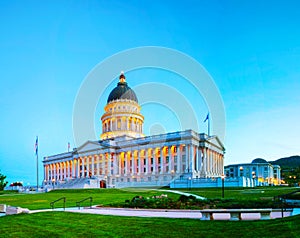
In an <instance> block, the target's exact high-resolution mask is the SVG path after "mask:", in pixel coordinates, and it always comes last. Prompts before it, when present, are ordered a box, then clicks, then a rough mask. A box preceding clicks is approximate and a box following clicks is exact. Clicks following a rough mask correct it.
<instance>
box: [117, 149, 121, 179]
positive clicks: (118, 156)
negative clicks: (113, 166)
mask: <svg viewBox="0 0 300 238" xmlns="http://www.w3.org/2000/svg"><path fill="white" fill-rule="evenodd" d="M116 158H117V164H118V175H120V176H121V175H122V157H121V153H119V154H116Z"/></svg>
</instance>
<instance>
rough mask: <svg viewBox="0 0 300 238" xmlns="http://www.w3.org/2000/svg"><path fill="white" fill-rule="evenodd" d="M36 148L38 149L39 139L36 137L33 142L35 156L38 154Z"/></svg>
mask: <svg viewBox="0 0 300 238" xmlns="http://www.w3.org/2000/svg"><path fill="white" fill-rule="evenodd" d="M38 148H39V138H38V137H36V140H35V155H37V154H38Z"/></svg>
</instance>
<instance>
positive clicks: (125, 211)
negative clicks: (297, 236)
mask: <svg viewBox="0 0 300 238" xmlns="http://www.w3.org/2000/svg"><path fill="white" fill-rule="evenodd" d="M299 210H300V209H299ZM49 211H63V209H62V208H59V209H54V210H52V209H42V210H33V211H30V212H29V213H37V212H49ZM65 211H66V212H75V213H88V214H98V215H111V216H130V217H166V218H190V219H201V217H202V214H201V210H167V209H133V208H108V207H96V206H94V207H92V208H81V209H78V208H74V207H73V208H66V210H65ZM291 215H295V214H291V212H284V217H286V216H291ZM242 217H243V220H259V219H260V215H259V214H256V213H244V214H243V215H242ZM214 218H215V219H216V220H229V218H230V216H229V214H215V215H214ZM271 218H281V212H280V211H273V212H271Z"/></svg>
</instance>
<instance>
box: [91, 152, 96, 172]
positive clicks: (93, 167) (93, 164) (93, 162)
mask: <svg viewBox="0 0 300 238" xmlns="http://www.w3.org/2000/svg"><path fill="white" fill-rule="evenodd" d="M94 157H95V156H94V155H92V158H91V159H92V176H94V175H95V158H94Z"/></svg>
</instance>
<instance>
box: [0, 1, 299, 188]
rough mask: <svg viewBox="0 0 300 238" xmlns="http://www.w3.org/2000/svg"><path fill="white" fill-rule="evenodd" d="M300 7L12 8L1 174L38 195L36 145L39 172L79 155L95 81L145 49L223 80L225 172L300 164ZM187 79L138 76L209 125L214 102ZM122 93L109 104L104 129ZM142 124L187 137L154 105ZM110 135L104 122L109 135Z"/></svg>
mask: <svg viewBox="0 0 300 238" xmlns="http://www.w3.org/2000/svg"><path fill="white" fill-rule="evenodd" d="M299 5H300V3H299V1H296V0H295V1H291V0H288V1H283V0H282V1H279V0H275V1H274V0H273V1H246V0H245V1H153V0H152V1H42V2H41V1H26V2H24V1H1V2H0V19H1V21H0V31H1V35H0V52H1V54H0V65H1V67H0V74H1V80H0V82H1V84H0V85H1V87H0V108H1V117H0V132H1V134H0V135H1V136H0V170H1V172H2V173H4V174H6V175H7V176H8V180H9V182H13V181H23V182H24V184H35V181H36V179H35V174H36V173H35V156H34V142H35V137H36V135H38V136H39V140H40V141H39V156H40V161H41V159H42V157H43V156H47V155H51V154H56V153H60V152H63V151H66V150H67V143H68V141H70V142H71V146H74V141H73V129H72V114H73V105H74V101H75V98H76V95H77V92H78V90H79V88H80V86H81V84H82V82H83V80H84V78H85V77H86V75H87V74H88V73H89V72H90V71H91V70H92V69H93V67H95V66H96V65H97V64H98V63H99V62H101V61H103V60H105V59H106V58H107V57H109V56H111V55H113V54H116V53H118V52H119V51H123V50H126V49H130V48H134V47H141V46H163V47H168V48H172V49H176V50H178V51H181V52H183V53H185V54H188V55H190V56H191V57H193V58H194V59H195V60H197V61H198V62H199V63H200V64H202V65H203V66H204V67H205V69H206V70H207V71H208V72H209V74H210V75H211V76H212V77H213V79H214V81H215V83H216V85H217V87H218V88H219V91H220V94H221V96H222V98H223V101H224V106H225V111H226V139H225V142H224V144H225V146H226V158H225V164H230V163H237V162H251V160H252V159H254V158H256V157H262V158H265V159H267V160H273V159H277V158H280V157H284V156H290V155H296V154H297V155H299V154H300V152H299V142H300V139H299V135H300V126H299V121H300V94H299V92H300V81H299V78H300V63H299V62H300V27H299V25H300V17H299V14H298V12H299V7H300V6H299ZM116 67H117V68H118V66H117V65H116ZM118 70H120V71H121V70H122V69H118ZM99 80H101V79H99ZM176 80H177V79H176V75H173V74H172V73H166V72H163V71H162V70H149V69H148V70H147V69H144V70H143V69H141V70H137V71H135V72H129V73H128V74H127V81H128V82H129V84H130V86H132V87H134V86H135V85H138V84H139V83H140V82H143V83H146V82H153V81H155V82H162V83H164V84H167V85H172V86H174V87H177V88H179V90H180V91H181V92H182V94H184V95H185V97H186V99H187V100H188V101H189V103H191V104H193V105H198V104H199V107H198V108H199V111H197V116H198V117H199V121H203V120H204V118H205V116H206V114H207V110H208V109H207V107H206V106H205V104H204V103H203V99H201V98H200V99H199V98H198V97H194V96H193V93H191V90H193V89H191V88H190V86H189V85H186V84H184V85H180V84H179V83H176V82H178V81H176ZM116 82H117V80H115V81H114V82H113V83H112V84H111V85H109V87H108V88H107V89H106V91H105V92H106V94H104V95H102V96H101V99H102V101H100V102H99V104H98V106H97V108H96V113H95V118H98V119H99V118H100V116H101V114H102V108H103V105H104V104H105V101H106V98H105V97H106V95H108V93H109V91H110V90H111V89H112V88H113V87H114V86H115V84H116ZM204 86H205V85H204ZM138 96H139V95H138ZM103 98H104V99H103ZM104 100H105V101H104ZM143 113H144V114H145V116H146V121H145V133H146V134H148V132H149V133H150V134H151V133H154V132H156V131H159V130H158V129H162V128H164V130H165V131H174V130H177V129H178V122H177V121H176V118H174V115H173V112H172V110H170V109H168V108H164V107H162V106H161V105H159V104H157V105H155V104H152V105H145V107H144V108H143ZM157 114H159V116H155V115H157ZM147 118H148V119H147ZM99 126H100V123H99ZM99 126H98V127H97V123H95V128H96V131H97V130H98V132H99V133H100V127H99ZM200 131H201V132H205V131H206V127H205V124H203V125H202V126H200ZM40 171H42V163H41V162H40ZM40 174H41V175H40V180H42V173H40Z"/></svg>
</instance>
